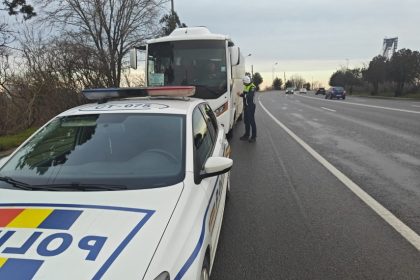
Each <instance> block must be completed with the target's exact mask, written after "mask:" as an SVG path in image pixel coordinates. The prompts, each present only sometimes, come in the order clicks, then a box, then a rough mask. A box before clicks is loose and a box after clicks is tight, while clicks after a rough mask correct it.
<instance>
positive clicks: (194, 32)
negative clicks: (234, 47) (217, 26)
mask: <svg viewBox="0 0 420 280" xmlns="http://www.w3.org/2000/svg"><path fill="white" fill-rule="evenodd" d="M184 40H228V41H230V42H232V41H231V39H230V37H229V36H228V35H221V34H213V33H211V32H210V30H208V29H207V28H206V27H185V28H177V29H175V30H174V31H172V33H171V34H170V35H168V36H165V37H160V38H156V39H151V40H148V41H147V44H152V43H161V42H170V41H184Z"/></svg>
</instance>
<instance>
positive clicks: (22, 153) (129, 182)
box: [0, 113, 185, 190]
mask: <svg viewBox="0 0 420 280" xmlns="http://www.w3.org/2000/svg"><path fill="white" fill-rule="evenodd" d="M0 176H2V177H7V178H12V179H14V180H17V181H19V182H22V183H23V184H29V185H38V186H39V185H44V186H48V185H54V186H55V187H56V189H57V188H58V187H57V186H59V185H60V184H62V185H69V184H70V185H72V184H73V185H74V184H79V185H81V184H86V185H88V184H90V185H92V184H95V185H100V184H104V185H107V186H109V185H118V186H124V187H126V188H127V189H139V188H155V187H162V186H169V185H173V184H176V183H178V182H181V181H182V180H183V179H184V176H185V116H182V115H166V114H117V113H113V114H110V113H109V114H94V115H80V116H67V117H59V118H56V119H54V120H53V121H52V122H50V123H49V124H48V125H47V126H46V127H45V128H43V129H42V130H41V131H39V132H38V133H37V134H36V135H35V136H34V137H32V138H31V140H30V141H29V142H28V143H26V145H25V146H24V147H22V148H21V149H20V150H19V151H17V153H16V154H15V155H14V156H13V157H12V158H11V159H10V160H9V161H8V162H7V163H6V164H5V165H4V166H3V167H2V168H1V169H0ZM1 187H4V188H10V184H8V183H7V182H6V181H5V180H3V181H0V188H1ZM56 189H55V190H56ZM104 190H106V188H105V189H104Z"/></svg>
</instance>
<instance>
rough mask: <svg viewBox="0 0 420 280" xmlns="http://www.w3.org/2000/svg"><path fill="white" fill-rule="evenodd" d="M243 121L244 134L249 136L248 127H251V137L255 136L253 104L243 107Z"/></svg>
mask: <svg viewBox="0 0 420 280" xmlns="http://www.w3.org/2000/svg"><path fill="white" fill-rule="evenodd" d="M244 123H245V136H246V137H249V136H250V135H251V134H250V128H252V135H251V138H256V137H257V126H256V124H255V105H251V106H246V107H245V109H244Z"/></svg>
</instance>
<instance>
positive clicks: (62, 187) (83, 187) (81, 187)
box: [31, 183, 128, 192]
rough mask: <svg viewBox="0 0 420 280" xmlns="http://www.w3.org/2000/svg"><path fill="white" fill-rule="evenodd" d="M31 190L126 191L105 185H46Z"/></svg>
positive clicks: (122, 188)
mask: <svg viewBox="0 0 420 280" xmlns="http://www.w3.org/2000/svg"><path fill="white" fill-rule="evenodd" d="M31 188H32V189H33V190H48V191H84V192H87V191H119V190H126V189H128V188H127V186H124V185H106V184H80V183H72V184H46V185H32V186H31Z"/></svg>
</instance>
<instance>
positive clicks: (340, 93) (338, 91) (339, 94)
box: [325, 87, 346, 99]
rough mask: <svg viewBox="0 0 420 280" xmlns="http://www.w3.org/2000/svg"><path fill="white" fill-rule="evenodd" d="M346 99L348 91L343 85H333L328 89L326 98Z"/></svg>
mask: <svg viewBox="0 0 420 280" xmlns="http://www.w3.org/2000/svg"><path fill="white" fill-rule="evenodd" d="M333 98H337V99H340V98H342V99H346V91H345V90H344V88H343V87H331V88H329V89H328V91H327V94H326V95H325V99H333Z"/></svg>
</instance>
